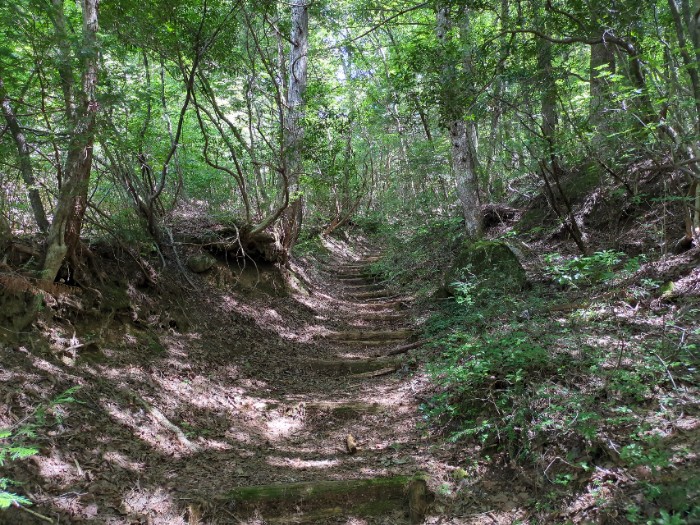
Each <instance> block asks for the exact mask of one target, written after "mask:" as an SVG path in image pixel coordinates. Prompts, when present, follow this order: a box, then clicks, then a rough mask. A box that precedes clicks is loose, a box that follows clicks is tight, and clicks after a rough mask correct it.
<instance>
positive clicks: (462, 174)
mask: <svg viewBox="0 0 700 525" xmlns="http://www.w3.org/2000/svg"><path fill="white" fill-rule="evenodd" d="M460 18H461V20H460V22H461V24H460V33H461V40H462V46H463V50H462V51H463V61H464V68H465V72H467V74H469V73H470V72H471V70H472V63H471V59H472V57H471V51H470V48H469V42H468V39H469V30H470V29H469V12H468V8H467V7H463V8H462V9H461V13H460ZM451 25H452V22H451V20H450V9H449V7H448V6H447V5H441V6H439V7H438V11H437V37H438V40H439V41H440V43H441V44H442V45H443V46H444V47H447V46H448V45H449V35H448V32H449V30H450V28H451ZM442 73H443V96H442V101H441V103H442V110H443V111H442V112H443V115H444V118H446V120H447V121H446V125H447V128H448V130H449V133H450V145H451V150H452V172H453V174H454V178H455V183H456V186H457V196H458V198H459V202H460V205H461V208H462V214H463V216H464V222H465V228H466V234H467V236H468V237H469V238H471V239H476V238H478V237H480V236H481V233H482V218H481V202H480V198H479V183H478V178H477V173H476V140H477V130H476V123H475V122H474V121H473V120H472V119H469V120H466V119H465V118H464V115H463V111H464V107H463V102H462V101H461V100H460V98H461V97H458V96H457V93H459V92H460V91H461V90H463V89H464V86H461V85H459V82H458V76H457V71H456V68H455V65H454V64H452V63H450V61H449V60H446V61H445V64H444V65H443V72H442ZM470 76H471V75H470Z"/></svg>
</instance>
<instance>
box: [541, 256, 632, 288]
mask: <svg viewBox="0 0 700 525" xmlns="http://www.w3.org/2000/svg"><path fill="white" fill-rule="evenodd" d="M625 258H626V255H625V254H624V253H622V252H616V251H614V250H605V251H600V252H596V253H594V254H593V255H589V256H578V257H573V258H571V259H564V258H563V257H562V256H561V255H559V254H556V253H554V254H547V255H545V257H544V259H545V261H546V263H547V265H546V266H545V268H544V269H545V272H546V273H547V274H548V275H549V276H550V277H551V278H552V279H553V280H554V281H555V282H556V283H558V284H560V285H562V286H571V287H574V288H575V287H577V286H578V285H582V284H586V285H591V284H596V283H601V282H607V281H610V280H612V279H614V278H615V277H617V276H618V273H617V272H616V271H617V270H622V271H623V272H624V273H625V274H627V275H629V274H630V273H633V272H634V271H636V270H638V269H639V266H640V261H641V260H642V259H643V257H634V258H631V259H629V260H628V261H627V262H626V263H625V265H624V267H621V263H622V262H623V261H624V260H625Z"/></svg>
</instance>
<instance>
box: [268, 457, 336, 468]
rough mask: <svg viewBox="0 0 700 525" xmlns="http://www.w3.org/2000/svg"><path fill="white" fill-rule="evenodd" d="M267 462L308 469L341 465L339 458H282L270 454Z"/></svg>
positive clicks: (285, 466)
mask: <svg viewBox="0 0 700 525" xmlns="http://www.w3.org/2000/svg"><path fill="white" fill-rule="evenodd" d="M267 463H268V464H269V465H271V466H273V467H280V468H295V469H299V470H306V469H327V468H331V467H335V466H337V465H340V461H339V460H337V459H301V458H280V457H277V456H269V457H268V458H267Z"/></svg>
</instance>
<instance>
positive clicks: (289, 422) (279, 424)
mask: <svg viewBox="0 0 700 525" xmlns="http://www.w3.org/2000/svg"><path fill="white" fill-rule="evenodd" d="M303 426H304V423H303V421H301V420H300V419H298V418H294V417H287V416H279V417H275V418H273V419H271V420H270V421H268V422H267V438H268V439H270V440H275V441H276V440H279V439H281V438H284V437H286V436H289V435H290V434H292V433H294V432H295V431H297V430H299V429H300V428H302V427H303Z"/></svg>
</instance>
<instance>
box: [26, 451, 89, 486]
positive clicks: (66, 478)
mask: <svg viewBox="0 0 700 525" xmlns="http://www.w3.org/2000/svg"><path fill="white" fill-rule="evenodd" d="M34 461H35V462H36V464H37V466H38V467H39V474H41V476H42V477H43V478H44V479H50V480H52V481H55V482H58V483H60V484H61V485H62V486H65V485H67V484H70V483H76V482H77V481H79V480H80V479H81V478H82V476H81V472H80V471H79V470H78V467H77V465H75V464H73V463H71V462H70V461H69V460H66V459H63V458H61V457H60V453H59V452H57V451H56V450H54V451H53V452H52V454H51V456H49V457H46V456H34Z"/></svg>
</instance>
